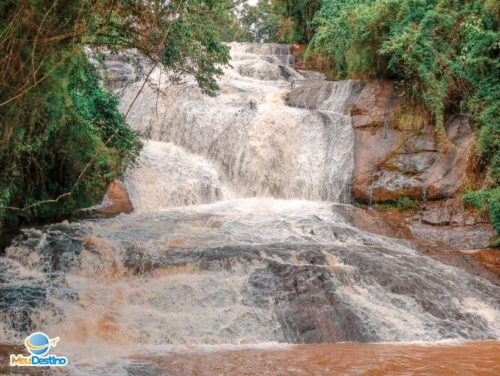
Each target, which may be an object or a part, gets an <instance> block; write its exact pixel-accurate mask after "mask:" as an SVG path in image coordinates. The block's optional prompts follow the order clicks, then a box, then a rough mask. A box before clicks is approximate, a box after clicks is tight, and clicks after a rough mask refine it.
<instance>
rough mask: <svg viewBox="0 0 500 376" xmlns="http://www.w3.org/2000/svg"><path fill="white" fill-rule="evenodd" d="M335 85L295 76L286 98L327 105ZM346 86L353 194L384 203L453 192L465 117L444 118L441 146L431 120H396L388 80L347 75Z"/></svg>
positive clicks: (464, 153) (463, 159)
mask: <svg viewBox="0 0 500 376" xmlns="http://www.w3.org/2000/svg"><path fill="white" fill-rule="evenodd" d="M336 85H337V84H336V82H334V81H322V80H308V81H295V82H294V83H293V85H292V89H291V91H290V92H289V93H288V94H287V97H286V102H287V104H288V105H289V106H293V107H299V108H307V109H324V108H328V106H329V101H330V98H332V97H335V96H338V95H339V93H336V92H335V90H338V87H337V86H336ZM348 87H349V92H348V95H347V96H346V98H347V99H346V100H345V101H344V106H345V107H344V108H343V111H344V112H346V113H349V114H350V115H351V122H352V127H353V128H354V135H355V142H354V172H353V177H352V185H353V187H352V189H353V198H354V199H356V200H359V201H363V202H384V201H395V200H398V199H401V198H403V197H410V198H413V199H424V200H427V199H428V200H437V199H445V198H451V197H454V196H455V195H456V194H457V193H458V191H459V189H460V188H461V186H462V184H463V182H464V176H465V172H466V168H467V164H468V159H469V158H470V155H471V153H472V151H473V141H474V139H475V133H474V131H473V130H472V128H471V125H470V117H469V116H468V115H467V114H458V115H455V116H452V117H450V118H449V119H448V121H447V122H446V124H445V132H446V137H447V139H448V141H449V145H448V148H442V147H441V148H440V146H439V145H438V142H437V139H436V135H435V132H434V126H433V125H432V124H430V123H428V124H424V125H423V127H422V126H421V127H420V129H411V127H409V126H408V125H406V124H405V123H404V120H401V119H398V116H400V111H401V99H400V96H399V94H400V93H399V90H398V88H397V87H396V86H395V84H394V83H393V82H391V81H381V80H380V81H377V80H371V81H362V80H351V81H349V85H348ZM417 115H418V114H417ZM405 129H406V130H405Z"/></svg>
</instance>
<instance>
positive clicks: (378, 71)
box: [310, 0, 500, 231]
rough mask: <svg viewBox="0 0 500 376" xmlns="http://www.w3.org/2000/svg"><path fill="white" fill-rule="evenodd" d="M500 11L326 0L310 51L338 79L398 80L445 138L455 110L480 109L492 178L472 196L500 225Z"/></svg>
mask: <svg viewBox="0 0 500 376" xmlns="http://www.w3.org/2000/svg"><path fill="white" fill-rule="evenodd" d="M498 16H499V10H498V6H497V3H496V2H495V1H491V0H473V1H466V0H421V1H415V0H356V1H353V0H325V1H323V5H322V7H321V9H320V11H319V12H318V13H317V15H316V18H315V23H316V25H317V32H316V34H315V35H314V37H313V39H312V42H311V44H310V50H313V51H315V52H316V53H319V54H322V55H324V56H326V57H327V58H328V59H329V61H330V64H331V67H332V69H333V71H334V75H335V76H336V77H337V78H392V79H395V80H398V81H399V82H400V83H401V85H402V87H403V88H405V89H406V91H405V94H406V99H407V100H408V101H409V102H410V103H413V104H419V105H423V106H424V108H425V109H426V110H427V111H428V113H429V115H430V117H431V118H433V119H434V122H435V127H436V130H437V133H438V136H440V139H441V140H444V143H445V142H446V140H445V137H444V123H445V120H446V117H447V115H448V114H451V113H454V112H455V113H456V112H463V111H467V112H470V113H472V114H473V115H474V119H475V124H476V126H477V128H479V129H480V136H479V140H478V143H477V146H478V147H477V151H478V155H479V157H480V161H481V164H482V166H483V168H484V169H485V170H486V174H485V176H486V177H485V179H484V181H483V182H481V185H482V188H483V190H481V191H479V192H471V193H469V194H467V195H465V197H464V199H465V200H466V201H467V202H469V203H472V204H474V205H476V206H477V207H479V208H481V209H485V210H486V209H488V210H489V212H490V218H491V220H492V223H493V224H494V226H495V228H496V230H497V231H500V219H499V217H500V209H499V205H498V201H499V200H498V199H499V193H498V186H499V183H500V125H499V119H500V111H499V107H500V76H499V75H498V72H499V68H500V61H499V57H498V56H499V52H500V34H499V33H498V23H499V19H498ZM443 146H444V147H446V145H443ZM448 147H449V145H448ZM476 188H477V187H476Z"/></svg>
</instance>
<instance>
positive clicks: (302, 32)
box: [271, 0, 323, 43]
mask: <svg viewBox="0 0 500 376" xmlns="http://www.w3.org/2000/svg"><path fill="white" fill-rule="evenodd" d="M271 3H272V9H273V11H274V13H275V14H277V15H278V16H279V17H280V19H281V23H280V39H281V40H282V41H283V42H285V43H307V42H309V41H310V40H311V38H312V37H313V35H314V32H315V25H314V22H313V20H314V16H315V15H316V12H317V11H318V10H319V9H320V8H321V4H322V3H323V0H273V1H272V2H271ZM287 21H291V22H287Z"/></svg>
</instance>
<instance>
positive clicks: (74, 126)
mask: <svg viewBox="0 0 500 376" xmlns="http://www.w3.org/2000/svg"><path fill="white" fill-rule="evenodd" d="M117 104H118V102H117V99H116V98H115V97H114V96H112V95H111V94H109V93H107V92H105V91H103V90H102V89H101V87H100V86H99V80H98V76H97V73H96V70H95V68H94V67H93V66H92V65H91V64H90V63H89V61H88V60H87V58H86V57H85V55H83V54H81V55H76V56H74V57H72V58H71V60H67V62H66V63H65V64H64V65H62V66H60V67H58V68H57V69H56V70H55V71H53V72H52V74H51V75H50V77H49V78H47V79H46V80H44V81H43V83H41V84H40V86H39V87H37V90H32V91H30V92H29V93H28V94H27V97H26V99H25V100H24V101H23V105H24V106H23V107H22V108H16V109H15V111H14V110H12V109H11V111H8V112H7V111H6V112H5V113H4V115H5V116H4V117H3V123H2V130H3V129H4V128H3V126H4V125H5V126H6V127H8V126H9V125H10V124H12V123H13V122H14V121H19V123H20V124H24V125H25V126H24V127H22V126H17V127H15V128H14V129H15V130H14V133H13V134H12V135H11V136H10V137H9V141H8V142H7V144H6V145H3V149H2V153H1V154H0V164H1V165H2V166H3V168H2V170H1V173H0V203H1V204H2V205H15V206H17V207H21V208H22V207H25V206H28V205H31V204H34V203H36V202H39V201H43V200H51V199H55V198H56V197H58V196H59V195H62V194H64V193H67V192H72V194H71V196H69V197H67V198H65V199H64V200H61V201H60V202H58V205H40V206H35V207H34V208H33V209H32V210H29V211H27V212H20V211H7V210H3V213H2V214H3V215H5V216H7V220H9V221H15V220H16V219H17V216H18V215H22V216H24V217H26V218H27V219H31V218H38V219H43V218H54V217H55V218H57V217H61V216H65V215H69V214H70V213H71V212H72V211H74V210H75V209H77V208H81V207H86V206H89V205H92V204H93V203H95V202H97V201H99V200H101V199H102V196H103V195H104V192H105V191H106V188H107V186H108V184H109V182H110V181H111V180H112V179H114V178H116V177H119V176H120V175H121V173H122V172H123V171H124V169H125V167H126V166H127V165H128V164H129V163H130V162H132V161H133V160H134V159H135V157H136V156H137V154H138V152H139V150H140V147H141V144H140V142H139V140H138V138H137V136H136V135H135V133H134V132H133V131H131V130H130V129H129V128H128V127H127V125H126V124H125V122H124V119H123V116H122V115H121V114H120V113H119V112H118V109H117ZM10 116H12V117H13V118H11V117H10ZM11 129H12V128H11ZM87 165H88V167H87ZM86 168H87V172H86V174H85V176H84V177H83V178H80V179H79V176H80V174H81V173H82V171H84V170H85V169H86Z"/></svg>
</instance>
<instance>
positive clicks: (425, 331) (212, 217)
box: [0, 44, 500, 375]
mask: <svg viewBox="0 0 500 376" xmlns="http://www.w3.org/2000/svg"><path fill="white" fill-rule="evenodd" d="M231 53H232V61H231V65H232V66H231V67H230V68H227V69H226V70H225V75H224V76H223V77H222V78H221V79H220V86H221V93H220V95H219V96H218V97H215V98H212V97H208V96H205V95H203V94H202V93H201V91H200V90H199V89H198V88H197V86H196V84H195V83H194V82H192V81H190V80H189V79H186V81H185V82H183V83H182V84H181V85H172V84H171V83H170V81H169V77H168V75H167V74H166V73H165V72H161V70H159V69H157V70H155V72H154V73H153V75H152V77H151V79H150V81H151V82H150V85H146V86H145V90H144V91H143V92H142V93H141V94H140V95H139V97H138V98H137V101H136V103H135V104H134V106H133V107H132V108H131V111H130V115H129V118H128V121H129V123H130V126H131V127H132V128H134V129H135V130H137V131H138V132H139V133H140V135H141V136H142V137H143V138H144V139H145V147H144V150H143V152H142V154H141V156H140V158H139V161H138V163H137V164H136V165H135V166H133V167H131V168H130V169H129V171H128V172H127V175H126V177H125V186H126V187H127V190H128V192H129V195H130V198H131V201H132V204H133V206H134V209H135V211H134V213H132V214H129V215H120V216H117V217H115V218H110V219H88V220H82V221H77V222H71V223H69V222H63V223H60V224H53V225H48V226H43V227H41V228H32V229H25V230H23V232H22V234H20V235H19V236H18V237H16V238H15V239H14V241H13V243H12V245H11V246H10V247H9V248H7V249H6V253H5V255H4V256H2V257H0V340H2V341H9V342H16V341H17V342H19V340H21V339H23V338H24V336H26V335H27V334H29V333H30V332H32V331H35V330H43V331H45V332H47V333H50V335H52V336H56V335H57V336H60V337H61V344H60V347H58V348H57V350H58V352H60V353H64V354H65V355H66V356H68V358H69V359H70V360H71V362H72V364H73V366H72V368H71V369H70V370H71V373H72V374H77V375H86V374H88V375H93V374H116V375H139V374H151V375H153V374H169V373H168V372H166V373H161V372H159V371H156V372H155V371H154V368H152V371H151V370H150V371H151V372H150V373H140V372H139V373H134V372H136V371H134V370H137V367H140V364H141V361H140V354H141V353H143V352H146V351H149V352H150V353H155V352H158V351H160V350H162V349H163V350H165V349H166V350H165V351H167V352H168V351H172V349H177V351H184V350H182V349H183V348H184V349H185V347H183V346H208V348H212V349H216V348H217V346H226V345H231V346H236V347H237V346H254V348H255V346H264V347H265V346H278V345H276V344H277V343H282V344H297V343H301V344H312V343H336V342H345V341H354V342H415V341H423V342H433V343H434V342H439V341H444V340H453V341H456V340H487V339H493V340H498V339H499V338H500V302H499V297H500V288H499V287H498V286H495V285H493V284H492V283H491V282H489V281H487V280H484V279H482V278H479V277H476V276H473V275H471V274H469V273H468V272H466V271H464V270H460V269H458V268H455V267H452V266H448V265H445V264H442V263H440V262H438V261H436V260H434V259H431V258H428V257H426V256H423V255H421V254H420V253H419V252H417V251H416V250H415V249H413V247H412V245H411V244H409V243H408V242H406V241H402V240H395V239H390V238H386V237H383V236H379V235H374V234H370V233H368V232H365V231H363V230H360V229H358V228H355V227H353V226H352V225H350V224H349V223H348V222H347V221H346V220H345V219H344V213H345V211H346V210H349V208H350V207H349V205H348V204H349V202H350V180H351V174H352V169H353V147H354V136H353V130H352V127H351V121H350V115H349V103H350V97H351V96H352V95H353V94H352V93H353V91H355V87H353V83H352V82H351V81H339V82H334V83H332V85H333V86H334V88H333V90H332V91H331V94H329V95H330V96H329V97H328V98H327V99H326V100H325V101H324V102H323V103H324V104H323V106H322V108H320V109H318V110H309V109H307V108H305V107H307V106H305V105H304V106H303V107H304V108H298V107H291V106H289V105H287V104H286V94H287V92H288V91H289V90H290V87H291V85H292V84H293V85H300V84H301V82H303V81H304V80H310V79H317V76H316V75H313V74H310V73H307V72H298V71H296V70H295V69H294V58H293V56H292V55H291V53H290V48H289V47H288V46H284V45H273V44H271V45H263V44H232V45H231ZM120 64H121V65H120ZM120 64H118V63H117V60H116V59H115V60H113V57H112V56H111V57H110V61H108V65H109V66H110V71H112V72H111V73H112V74H113V75H114V76H115V79H116V77H119V79H116V80H115V85H114V86H113V87H114V89H115V90H116V92H117V93H118V94H119V95H120V96H121V98H122V110H123V111H126V110H127V109H128V108H129V106H130V104H131V102H132V101H133V99H134V98H135V96H136V94H137V90H138V88H140V86H141V85H142V83H141V81H140V80H137V77H135V76H134V74H135V73H132V70H131V69H130V67H129V66H127V63H125V62H123V61H121V63H120ZM117 83H118V84H117ZM146 139H148V140H146ZM270 344H273V345H270ZM210 346H212V347H210ZM179 349H181V350H179ZM163 350H162V351H163ZM211 351H212V350H211ZM213 351H215V350H213ZM138 354H139V355H138ZM138 356H139V360H138V361H137V357H138ZM116 359H120V362H118V361H116ZM125 359H126V360H125ZM134 359H135V360H134ZM103 370H105V371H103ZM306 374H307V373H306Z"/></svg>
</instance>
